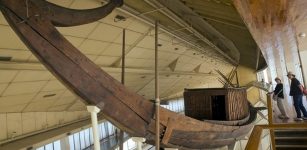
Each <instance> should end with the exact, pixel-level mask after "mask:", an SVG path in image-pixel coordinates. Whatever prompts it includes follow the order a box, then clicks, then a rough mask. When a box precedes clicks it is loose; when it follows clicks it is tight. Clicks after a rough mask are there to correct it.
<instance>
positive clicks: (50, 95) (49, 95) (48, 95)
mask: <svg viewBox="0 0 307 150" xmlns="http://www.w3.org/2000/svg"><path fill="white" fill-rule="evenodd" d="M55 95H56V94H47V95H44V96H43V97H44V98H46V97H52V96H55Z"/></svg>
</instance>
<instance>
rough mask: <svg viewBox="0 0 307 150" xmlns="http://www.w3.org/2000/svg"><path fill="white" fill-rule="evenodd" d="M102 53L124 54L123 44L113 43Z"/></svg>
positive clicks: (105, 54)
mask: <svg viewBox="0 0 307 150" xmlns="http://www.w3.org/2000/svg"><path fill="white" fill-rule="evenodd" d="M125 48H126V49H127V48H129V46H128V45H126V47H125ZM102 55H104V56H120V57H121V56H122V45H121V44H116V43H112V44H111V45H110V46H108V47H107V48H106V49H105V51H103V53H102Z"/></svg>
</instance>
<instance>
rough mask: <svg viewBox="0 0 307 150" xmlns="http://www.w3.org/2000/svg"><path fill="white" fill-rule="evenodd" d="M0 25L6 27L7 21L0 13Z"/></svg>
mask: <svg viewBox="0 0 307 150" xmlns="http://www.w3.org/2000/svg"><path fill="white" fill-rule="evenodd" d="M0 25H1V26H2V25H8V23H7V21H6V20H5V18H4V16H3V15H2V13H0Z"/></svg>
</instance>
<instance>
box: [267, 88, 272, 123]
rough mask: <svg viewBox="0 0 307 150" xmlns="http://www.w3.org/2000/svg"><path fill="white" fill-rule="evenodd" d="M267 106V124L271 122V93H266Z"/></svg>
mask: <svg viewBox="0 0 307 150" xmlns="http://www.w3.org/2000/svg"><path fill="white" fill-rule="evenodd" d="M267 107H268V122H269V125H272V124H273V114H272V113H273V111H272V99H271V94H267Z"/></svg>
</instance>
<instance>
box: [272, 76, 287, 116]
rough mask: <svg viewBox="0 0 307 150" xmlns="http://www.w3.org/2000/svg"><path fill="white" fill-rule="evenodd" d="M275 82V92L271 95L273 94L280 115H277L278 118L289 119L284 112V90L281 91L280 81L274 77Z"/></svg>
mask: <svg viewBox="0 0 307 150" xmlns="http://www.w3.org/2000/svg"><path fill="white" fill-rule="evenodd" d="M275 82H276V83H277V85H276V87H275V90H274V91H273V92H270V94H271V93H274V97H276V101H277V107H278V109H279V111H280V113H281V115H279V116H278V117H279V118H280V119H289V117H288V115H287V113H286V111H285V106H284V104H283V103H284V102H283V101H284V90H283V84H282V83H281V79H280V78H278V77H276V78H275Z"/></svg>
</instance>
